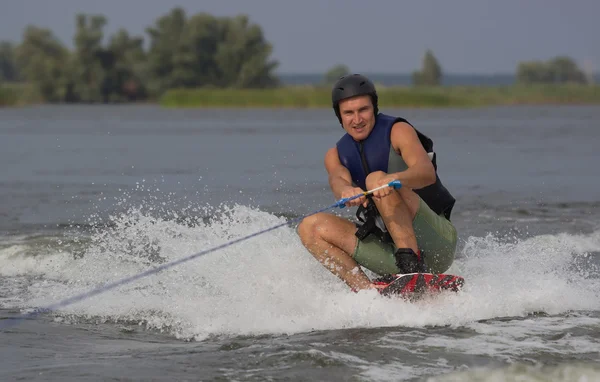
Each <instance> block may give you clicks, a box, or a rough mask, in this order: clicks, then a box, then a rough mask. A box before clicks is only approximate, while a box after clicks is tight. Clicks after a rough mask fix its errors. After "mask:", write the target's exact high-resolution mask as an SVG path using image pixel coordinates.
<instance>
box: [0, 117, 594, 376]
mask: <svg viewBox="0 0 600 382" xmlns="http://www.w3.org/2000/svg"><path fill="white" fill-rule="evenodd" d="M384 112H386V113H389V114H395V115H399V116H403V117H405V118H407V119H408V120H409V121H411V122H412V123H413V124H414V125H415V126H416V127H417V128H418V129H420V131H422V132H423V133H425V134H427V135H429V136H430V137H431V138H432V139H433V140H434V144H435V149H436V152H437V155H438V170H439V175H440V177H441V179H442V181H443V182H444V184H445V185H446V187H447V188H448V189H449V190H450V191H451V192H452V193H453V194H454V196H455V197H456V198H457V204H456V207H455V209H454V211H453V215H452V220H453V222H454V223H455V225H456V227H457V229H458V231H459V251H458V254H457V260H456V262H455V264H454V265H453V266H452V268H451V270H450V271H451V272H454V273H456V274H461V275H463V276H464V277H465V279H466V282H467V283H466V285H465V288H464V290H463V291H462V292H461V293H459V294H452V295H447V296H441V297H439V298H437V299H435V300H432V301H422V302H418V303H409V302H404V301H401V300H390V299H385V298H381V297H379V296H376V295H373V294H370V293H359V294H354V293H352V292H350V291H349V290H348V289H347V288H346V287H345V285H344V284H342V283H341V282H340V281H339V280H338V279H336V278H335V277H334V276H332V275H331V274H330V273H329V272H327V271H326V270H324V269H323V268H322V267H321V266H320V265H319V264H318V263H317V262H316V261H315V260H314V259H313V258H312V256H311V255H310V254H309V253H308V252H306V250H305V249H304V248H303V247H302V245H301V243H300V241H299V239H298V237H297V235H296V233H295V231H294V227H293V226H287V225H285V222H286V221H289V220H290V219H295V218H299V217H302V216H304V215H306V214H310V213H311V212H314V211H316V210H318V209H321V208H323V207H326V206H328V205H331V204H332V203H333V202H335V200H334V198H333V196H332V195H331V193H330V192H329V189H328V185H327V178H326V173H325V170H324V168H323V156H324V153H325V151H326V149H327V148H328V147H331V146H332V145H334V144H335V142H336V140H337V139H338V138H339V137H340V136H341V135H342V132H343V130H342V129H341V127H340V126H339V124H338V123H337V120H336V119H335V116H334V115H333V112H332V111H331V110H287V109H282V110H269V109H257V110H236V109H233V110H230V109H223V110H204V109H202V110H168V109H161V108H159V107H156V106H76V107H74V106H39V107H27V108H14V109H0V169H1V171H0V366H1V367H0V380H21V379H24V380H45V381H47V380H60V381H83V380H127V381H130V380H144V381H145V380H189V381H198V380H261V381H262V380H365V381H387V380H394V381H399V380H402V381H404V380H411V381H412V380H427V381H492V380H493V381H498V380H520V381H521V380H536V381H537V380H552V381H592V380H600V368H599V367H598V366H597V365H598V363H599V361H600V354H599V349H600V271H599V267H600V255H599V254H600V215H599V213H600V169H599V167H598V159H600V155H599V154H598V150H597V146H598V142H600V122H599V121H600V107H587V106H537V107H530V106H514V107H500V108H483V109H465V110H459V109H440V110H430V109H402V110H384ZM334 212H336V213H339V214H342V215H345V216H349V217H350V216H352V213H353V211H349V210H338V211H334ZM276 225H283V227H281V228H278V229H275V230H272V231H269V232H267V233H264V234H261V235H258V236H256V237H253V238H251V239H249V240H245V241H243V242H240V243H237V244H234V245H231V246H227V247H225V248H223V249H220V250H216V251H212V252H209V253H207V254H205V255H203V256H200V257H198V258H195V259H194V260H192V261H189V262H186V263H185V264H181V265H178V266H173V267H171V268H168V269H166V270H163V271H162V272H160V273H156V274H151V275H149V276H147V277H144V278H141V279H139V280H136V281H133V282H131V283H127V284H124V285H121V286H119V287H116V288H113V289H110V290H108V291H105V292H104V293H101V294H98V295H95V296H92V297H89V298H86V299H83V300H81V301H78V302H75V303H73V304H69V305H66V306H62V307H60V308H59V309H56V310H53V311H51V312H48V313H44V314H41V315H38V316H33V317H30V318H28V319H25V320H16V321H15V320H11V318H21V317H23V316H22V315H23V314H27V313H28V312H31V311H32V309H35V308H39V307H45V306H48V305H51V304H54V303H57V302H60V301H64V300H65V299H67V298H69V297H72V296H75V295H79V294H82V293H85V292H87V291H90V290H93V289H94V288H98V287H101V286H102V285H104V284H106V283H108V282H113V281H117V280H120V279H123V278H125V277H129V276H133V275H136V274H139V273H141V272H144V271H149V270H151V269H154V268H156V267H157V266H160V265H161V264H168V263H169V262H171V261H176V260H180V259H183V258H186V257H188V256H190V255H193V254H195V253H200V252H202V251H207V250H210V249H211V248H214V247H216V246H219V245H221V244H224V243H228V242H230V241H231V240H234V239H236V238H239V237H244V236H246V235H249V234H251V233H253V232H259V231H261V230H266V229H268V228H270V227H274V226H276ZM521 377H522V378H524V379H518V378H521Z"/></svg>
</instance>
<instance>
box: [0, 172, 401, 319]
mask: <svg viewBox="0 0 600 382" xmlns="http://www.w3.org/2000/svg"><path fill="white" fill-rule="evenodd" d="M385 187H393V188H394V189H398V188H400V187H402V184H401V183H400V181H398V180H394V181H392V182H390V183H388V184H386V185H383V186H380V187H377V188H374V189H372V190H369V191H365V192H362V193H360V194H356V195H354V196H351V197H349V198H342V199H340V200H338V201H337V202H335V203H334V204H332V205H330V206H328V207H325V208H322V209H320V210H318V211H314V212H311V213H309V214H307V215H304V216H301V217H298V218H295V219H292V220H290V221H288V222H285V223H281V224H278V225H276V226H273V227H271V228H267V229H264V230H262V231H258V232H255V233H253V234H250V235H248V236H244V237H241V238H239V239H235V240H232V241H229V242H227V243H224V244H221V245H219V246H216V247H214V248H210V249H207V250H204V251H202V252H198V253H195V254H193V255H190V256H188V257H184V258H182V259H179V260H175V261H172V262H170V263H166V264H163V265H159V266H157V267H156V268H152V269H149V270H147V271H145V272H142V273H138V274H137V275H134V276H130V277H126V278H124V279H121V280H118V281H114V282H111V283H108V284H105V285H103V286H101V287H98V288H96V289H92V290H91V291H88V292H85V293H82V294H79V295H76V296H73V297H69V298H67V299H64V300H62V301H59V302H57V303H55V304H51V305H48V306H45V307H41V308H37V309H35V310H34V311H33V312H30V313H27V314H23V315H21V316H19V317H11V318H7V319H4V320H3V321H0V329H7V328H9V327H11V326H14V325H16V324H18V323H19V321H21V320H27V319H31V318H34V317H35V316H37V315H39V314H41V313H46V312H51V311H53V310H56V309H59V308H64V307H65V306H68V305H71V304H74V303H76V302H79V301H82V300H85V299H86V298H88V297H93V296H96V295H99V294H100V293H103V292H106V291H108V290H110V289H113V288H116V287H118V286H121V285H125V284H127V283H130V282H132V281H135V280H139V279H141V278H143V277H146V276H149V275H151V274H154V273H158V272H160V271H162V270H165V269H168V268H172V267H174V266H176V265H179V264H182V263H185V262H187V261H190V260H193V259H196V258H198V257H200V256H203V255H206V254H208V253H211V252H214V251H217V250H219V249H223V248H226V247H229V246H231V245H233V244H237V243H239V242H241V241H244V240H248V239H250V238H253V237H256V236H258V235H262V234H263V233H266V232H269V231H273V230H275V229H277V228H280V227H283V226H286V225H289V224H293V223H296V222H299V221H302V220H303V219H304V218H306V217H308V216H311V215H315V214H318V213H319V212H324V211H327V210H329V209H331V208H336V207H339V208H344V207H346V203H348V202H349V201H351V200H354V199H358V198H360V197H362V196H367V195H369V194H372V193H373V192H375V191H377V190H380V189H383V188H385Z"/></svg>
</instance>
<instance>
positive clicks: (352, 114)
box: [340, 95, 375, 141]
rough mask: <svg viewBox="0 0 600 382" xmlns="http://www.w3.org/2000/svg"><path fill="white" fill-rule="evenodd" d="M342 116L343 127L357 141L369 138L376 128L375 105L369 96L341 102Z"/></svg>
mask: <svg viewBox="0 0 600 382" xmlns="http://www.w3.org/2000/svg"><path fill="white" fill-rule="evenodd" d="M340 115H341V117H342V127H343V128H344V130H346V132H347V133H348V134H350V136H352V138H354V140H356V141H361V140H363V139H365V138H367V137H368V136H369V133H371V130H373V126H375V113H374V112H373V104H372V103H371V97H369V96H368V95H363V96H357V97H352V98H348V99H345V100H343V101H340Z"/></svg>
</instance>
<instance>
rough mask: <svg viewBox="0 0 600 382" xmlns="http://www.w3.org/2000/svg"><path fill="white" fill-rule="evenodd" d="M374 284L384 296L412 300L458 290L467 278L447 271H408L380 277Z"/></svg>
mask: <svg viewBox="0 0 600 382" xmlns="http://www.w3.org/2000/svg"><path fill="white" fill-rule="evenodd" d="M373 284H374V285H375V287H376V288H377V290H379V293H381V294H382V295H383V296H388V297H394V296H399V297H405V298H408V299H411V300H412V299H416V298H420V297H423V296H426V295H435V294H439V293H440V292H444V291H452V292H458V291H459V290H460V289H461V288H462V287H463V285H464V284H465V279H464V278H463V277H461V276H456V275H450V274H445V273H440V274H435V273H407V274H398V275H388V276H384V277H380V278H378V279H376V280H374V281H373Z"/></svg>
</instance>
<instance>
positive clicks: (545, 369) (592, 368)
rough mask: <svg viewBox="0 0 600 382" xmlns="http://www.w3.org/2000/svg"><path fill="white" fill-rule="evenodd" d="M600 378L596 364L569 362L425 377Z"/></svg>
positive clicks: (457, 381)
mask: <svg viewBox="0 0 600 382" xmlns="http://www.w3.org/2000/svg"><path fill="white" fill-rule="evenodd" d="M599 380H600V368H598V366H597V365H590V364H584V363H570V364H561V365H556V366H544V365H526V364H523V363H516V364H513V365H510V366H507V367H503V368H496V369H491V368H484V367H480V368H474V369H472V370H468V371H457V372H452V373H448V374H446V375H441V376H436V377H430V378H427V379H426V381H427V382H469V381H478V382H497V381H519V382H541V381H544V382H574V381H577V382H592V381H599Z"/></svg>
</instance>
